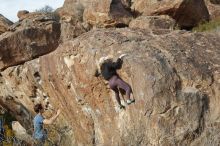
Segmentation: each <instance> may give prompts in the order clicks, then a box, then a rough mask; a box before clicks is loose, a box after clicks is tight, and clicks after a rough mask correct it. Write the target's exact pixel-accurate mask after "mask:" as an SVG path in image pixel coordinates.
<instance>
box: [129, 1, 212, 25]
mask: <svg viewBox="0 0 220 146" xmlns="http://www.w3.org/2000/svg"><path fill="white" fill-rule="evenodd" d="M131 8H132V10H133V11H136V12H138V13H141V14H142V15H169V16H171V17H172V18H174V19H175V20H176V21H177V23H178V24H179V26H180V28H185V29H191V28H192V27H194V26H196V25H198V24H199V23H200V22H204V21H208V20H209V13H208V10H207V7H206V5H205V3H204V1H203V0H175V1H173V0H162V1H156V0H150V1H145V0H135V1H134V2H133V4H132V6H131Z"/></svg>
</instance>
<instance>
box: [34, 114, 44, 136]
mask: <svg viewBox="0 0 220 146" xmlns="http://www.w3.org/2000/svg"><path fill="white" fill-rule="evenodd" d="M43 120H44V117H43V116H42V115H40V114H37V115H36V116H35V117H34V120H33V122H34V134H33V136H34V138H35V139H38V140H45V139H46V133H45V132H44V129H43Z"/></svg>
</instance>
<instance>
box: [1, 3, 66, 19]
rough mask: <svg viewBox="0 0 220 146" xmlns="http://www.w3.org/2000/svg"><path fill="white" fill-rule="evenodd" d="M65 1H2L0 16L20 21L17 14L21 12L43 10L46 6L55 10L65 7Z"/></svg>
mask: <svg viewBox="0 0 220 146" xmlns="http://www.w3.org/2000/svg"><path fill="white" fill-rule="evenodd" d="M63 3H64V0H1V4H0V14H2V15H4V16H5V17H6V18H8V19H9V20H11V21H14V22H15V21H18V18H17V12H18V11H19V10H28V11H29V12H31V11H34V10H36V9H39V8H42V7H44V6H45V5H49V6H51V7H52V8H53V9H56V8H59V7H61V6H62V5H63Z"/></svg>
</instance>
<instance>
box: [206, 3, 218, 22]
mask: <svg viewBox="0 0 220 146" xmlns="http://www.w3.org/2000/svg"><path fill="white" fill-rule="evenodd" d="M207 7H208V10H209V14H210V17H211V19H216V18H219V17H220V5H216V4H212V3H210V2H207Z"/></svg>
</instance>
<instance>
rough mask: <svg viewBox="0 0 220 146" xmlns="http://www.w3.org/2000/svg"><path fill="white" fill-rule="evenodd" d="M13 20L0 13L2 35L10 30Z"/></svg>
mask: <svg viewBox="0 0 220 146" xmlns="http://www.w3.org/2000/svg"><path fill="white" fill-rule="evenodd" d="M12 24H13V22H11V21H10V20H8V19H7V18H5V17H4V16H3V15H1V14H0V35H1V34H2V33H4V32H6V31H7V30H8V28H9V27H10V25H12Z"/></svg>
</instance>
